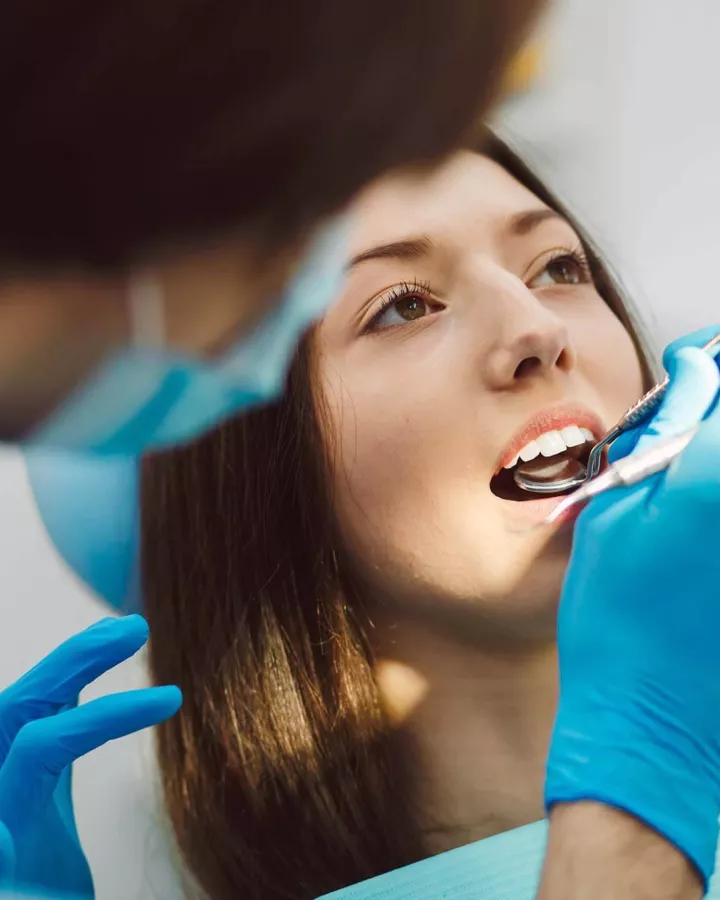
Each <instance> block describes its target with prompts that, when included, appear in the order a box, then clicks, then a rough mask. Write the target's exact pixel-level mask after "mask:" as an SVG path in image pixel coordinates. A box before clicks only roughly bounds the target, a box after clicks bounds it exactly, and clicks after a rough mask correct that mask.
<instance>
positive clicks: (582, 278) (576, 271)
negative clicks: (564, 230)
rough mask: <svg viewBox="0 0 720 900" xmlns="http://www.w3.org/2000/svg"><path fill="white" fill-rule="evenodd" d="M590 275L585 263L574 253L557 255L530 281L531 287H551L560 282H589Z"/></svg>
mask: <svg viewBox="0 0 720 900" xmlns="http://www.w3.org/2000/svg"><path fill="white" fill-rule="evenodd" d="M589 281H590V275H589V273H588V270H587V266H586V265H585V263H584V262H583V261H582V260H581V259H578V258H577V257H575V256H572V255H566V256H556V257H555V259H551V260H550V262H549V263H547V265H546V266H545V268H544V269H543V270H542V272H541V273H540V274H539V275H537V276H536V277H535V278H533V280H532V281H531V282H530V287H532V288H537V287H549V286H550V285H558V284H587V283H588V282H589Z"/></svg>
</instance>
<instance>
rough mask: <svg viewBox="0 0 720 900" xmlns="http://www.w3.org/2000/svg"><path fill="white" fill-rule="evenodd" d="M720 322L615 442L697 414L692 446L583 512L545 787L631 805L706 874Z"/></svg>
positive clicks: (674, 359) (712, 829) (633, 443)
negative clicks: (632, 429)
mask: <svg viewBox="0 0 720 900" xmlns="http://www.w3.org/2000/svg"><path fill="white" fill-rule="evenodd" d="M718 330H720V329H715V330H714V331H710V332H709V333H698V334H696V335H692V336H691V338H690V339H686V340H685V341H682V342H678V343H676V344H675V345H673V346H671V347H670V348H669V350H668V352H667V353H666V356H665V361H666V366H667V367H668V370H669V372H670V376H671V386H670V389H669V390H668V393H667V395H666V398H665V401H664V403H663V405H662V407H661V408H660V410H659V411H658V412H657V413H656V415H655V418H654V420H653V421H652V423H650V425H648V426H645V427H643V428H641V429H639V430H638V431H637V432H636V433H635V434H634V435H633V436H632V437H631V438H629V439H627V440H626V441H624V445H625V446H624V447H623V446H622V445H621V446H620V447H616V448H615V451H614V453H615V454H616V455H623V453H624V452H627V451H628V450H631V449H633V447H634V448H635V449H637V450H638V451H639V450H641V449H643V448H646V447H648V446H649V445H650V444H651V443H652V442H653V441H656V440H658V439H659V438H662V437H668V436H670V435H674V434H678V433H680V432H683V431H685V430H686V429H688V428H690V427H692V426H693V425H696V424H698V423H701V424H700V430H699V432H698V434H697V435H696V437H695V438H694V439H693V441H692V442H691V443H690V445H689V446H688V448H687V449H686V450H685V452H684V453H683V454H682V456H681V457H679V458H678V459H676V460H675V462H674V463H673V465H672V466H671V467H670V469H669V470H668V471H667V472H664V473H660V474H659V475H656V476H653V477H652V478H650V479H648V480H647V481H645V482H643V483H641V484H639V485H635V486H633V487H630V488H622V489H618V490H615V491H612V492H610V493H608V494H606V495H604V496H601V497H598V498H596V499H595V500H594V501H593V502H592V503H591V504H590V505H589V506H588V508H587V509H585V510H584V511H583V513H582V515H581V516H580V518H579V519H578V522H577V525H576V530H575V539H574V545H573V551H572V555H571V560H570V565H569V568H568V572H567V576H566V581H565V586H564V589H563V593H562V598H561V603H560V610H559V615H558V649H559V657H560V681H561V688H560V700H559V707H558V714H557V720H556V724H555V729H554V732H553V736H552V740H551V746H550V752H549V757H548V765H547V780H546V791H545V796H546V804H547V806H548V808H550V807H552V805H553V804H554V803H557V802H562V801H573V800H596V801H599V802H602V803H606V804H609V805H611V806H616V807H618V808H621V809H623V810H625V811H628V812H630V813H632V814H634V815H635V816H637V817H638V818H639V819H641V820H643V821H644V822H646V823H647V824H648V825H649V826H651V827H652V828H653V829H655V830H656V831H658V832H660V833H661V834H662V835H664V836H665V837H666V838H667V839H668V840H670V841H671V842H672V843H674V844H675V845H676V846H677V847H678V848H680V850H682V851H683V852H684V853H685V854H686V855H687V856H688V857H689V859H690V860H691V861H692V862H693V863H694V864H695V865H696V866H697V868H698V870H699V871H700V873H701V874H702V876H703V878H704V879H705V881H706V883H707V880H708V878H709V876H710V874H711V873H712V869H713V865H714V860H715V851H716V844H717V838H718V816H719V815H720V588H719V584H720V571H719V569H718V550H719V549H720V408H719V407H718V390H719V389H720V373H719V372H718V366H717V363H716V361H715V360H714V359H713V358H712V357H711V356H709V355H708V354H706V353H704V352H702V351H700V350H699V349H697V346H699V345H700V344H702V343H704V342H705V340H707V339H708V338H709V337H711V336H712V334H714V333H717V331H718ZM688 345H689V346H688ZM719 349H720V348H719Z"/></svg>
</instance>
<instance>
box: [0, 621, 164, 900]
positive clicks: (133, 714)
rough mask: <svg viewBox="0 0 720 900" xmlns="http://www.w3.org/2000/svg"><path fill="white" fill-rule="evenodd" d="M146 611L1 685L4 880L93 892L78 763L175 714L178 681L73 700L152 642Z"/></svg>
mask: <svg viewBox="0 0 720 900" xmlns="http://www.w3.org/2000/svg"><path fill="white" fill-rule="evenodd" d="M147 637H148V628H147V624H146V622H145V620H144V619H142V618H141V617H140V616H127V617H125V618H122V619H103V620H102V621H100V622H98V623H97V624H96V625H94V626H92V627H91V628H88V629H86V630H85V631H83V632H81V633H80V634H77V635H75V636H74V637H72V638H70V639H69V640H68V641H66V642H65V643H63V644H61V645H60V646H59V647H58V648H57V649H56V650H54V651H53V652H52V653H51V654H50V655H49V656H47V657H45V659H43V660H42V661H41V662H40V663H38V664H37V665H36V666H34V667H33V668H32V669H31V670H30V671H29V672H27V673H26V674H25V675H23V676H22V677H21V678H20V679H19V680H18V681H16V682H15V683H14V684H12V685H10V687H8V688H6V689H5V690H4V691H2V692H1V693H0V886H2V887H3V888H6V889H10V888H11V887H12V888H14V889H15V888H20V887H24V886H27V887H28V888H32V889H34V890H40V891H41V892H42V891H49V892H50V893H57V894H63V893H65V894H72V895H74V896H77V897H79V898H92V897H93V884H92V877H91V874H90V869H89V867H88V864H87V860H86V859H85V855H84V853H83V851H82V848H81V846H80V841H79V839H78V834H77V829H76V827H75V817H74V814H73V809H72V795H71V784H70V778H71V768H70V767H71V764H72V763H73V762H74V761H75V760H76V759H77V758H78V757H80V756H83V755H84V754H85V753H88V752H89V751H91V750H94V749H95V748H96V747H99V746H101V745H102V744H104V743H106V742H107V741H109V740H113V739H114V738H118V737H122V736H123V735H126V734H130V733H132V732H135V731H139V730H140V729H143V728H147V727H149V726H151V725H155V724H157V723H158V722H161V721H163V720H164V719H166V718H168V717H169V716H171V715H173V714H174V713H175V712H176V711H177V710H178V709H179V707H180V704H181V701H182V698H181V695H180V691H179V690H178V689H177V688H176V687H172V686H170V687H155V688H147V689H143V690H138V691H126V692H124V693H121V694H114V695H110V696H107V697H101V698H99V699H97V700H92V701H91V702H89V703H86V704H83V705H82V706H76V705H75V704H76V702H77V697H78V695H79V693H80V691H81V690H82V689H83V688H84V687H85V686H86V685H88V684H89V683H90V682H92V681H94V679H96V678H97V677H98V676H100V675H101V674H102V673H103V672H105V671H107V670H108V669H110V668H112V667H113V666H115V665H117V664H118V663H120V662H122V661H123V660H125V659H128V658H129V657H130V656H132V655H133V654H134V653H136V652H137V651H138V650H139V649H140V648H141V647H142V646H143V644H144V643H145V642H146V640H147Z"/></svg>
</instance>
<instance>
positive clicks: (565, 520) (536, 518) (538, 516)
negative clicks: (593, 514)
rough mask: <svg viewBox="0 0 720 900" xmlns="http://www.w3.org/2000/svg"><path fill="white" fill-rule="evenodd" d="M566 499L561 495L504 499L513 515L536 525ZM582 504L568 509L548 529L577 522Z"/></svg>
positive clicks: (552, 529)
mask: <svg viewBox="0 0 720 900" xmlns="http://www.w3.org/2000/svg"><path fill="white" fill-rule="evenodd" d="M564 499H565V495H563V496H561V497H543V498H542V499H538V500H521V501H513V500H503V501H502V502H503V504H504V506H505V509H506V510H507V509H508V508H509V509H510V511H511V513H512V516H513V518H514V519H516V520H520V521H521V522H523V524H527V525H536V524H539V523H540V522H542V521H543V520H544V519H546V518H547V517H548V516H549V515H550V513H551V512H553V510H554V509H555V507H556V506H557V505H558V504H559V503H561V502H562V501H563V500H564ZM582 509H583V507H582V505H580V504H578V505H576V506H573V507H571V508H570V509H568V510H567V512H565V513H564V514H563V515H562V516H560V518H559V519H558V520H557V521H556V522H553V524H552V525H549V526H548V531H557V530H558V529H559V528H563V527H568V526H571V525H574V524H575V521H576V520H577V517H578V516H579V515H580V513H581V512H582Z"/></svg>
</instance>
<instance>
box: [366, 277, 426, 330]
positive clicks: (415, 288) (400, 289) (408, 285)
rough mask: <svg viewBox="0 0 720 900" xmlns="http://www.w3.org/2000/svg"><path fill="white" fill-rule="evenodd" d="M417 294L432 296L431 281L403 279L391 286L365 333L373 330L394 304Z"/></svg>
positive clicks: (423, 296) (424, 297)
mask: <svg viewBox="0 0 720 900" xmlns="http://www.w3.org/2000/svg"><path fill="white" fill-rule="evenodd" d="M415 296H420V297H422V298H423V300H427V299H428V298H430V297H432V288H431V286H430V282H429V281H418V280H417V279H413V280H412V281H403V282H402V283H401V284H396V285H395V286H394V287H392V288H390V291H389V293H387V294H386V295H385V296H384V297H383V299H382V302H381V304H380V307H379V308H378V309H377V310H376V311H375V312H374V313H373V315H372V318H371V319H370V321H369V322H368V323H367V324H366V325H365V327H364V328H363V333H364V334H367V333H368V332H369V331H372V330H373V326H374V325H376V324H377V322H378V320H379V319H380V317H381V316H382V315H383V314H384V313H385V312H387V310H389V309H390V307H391V306H393V304H395V303H397V302H398V300H404V299H405V298H406V297H415ZM408 324H409V323H408ZM395 327H397V326H395Z"/></svg>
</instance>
